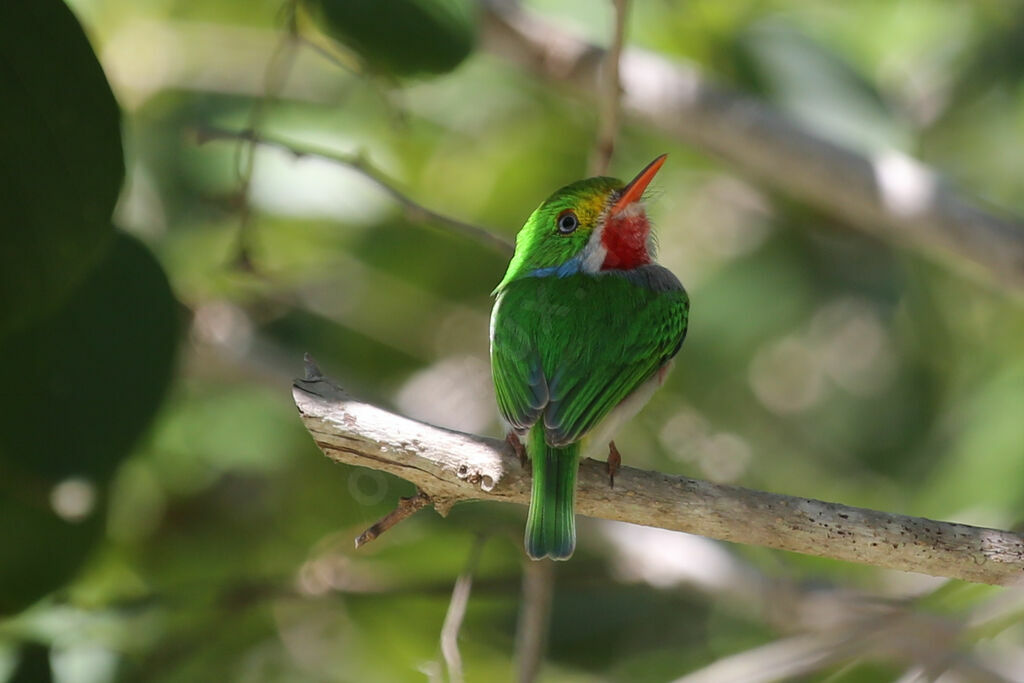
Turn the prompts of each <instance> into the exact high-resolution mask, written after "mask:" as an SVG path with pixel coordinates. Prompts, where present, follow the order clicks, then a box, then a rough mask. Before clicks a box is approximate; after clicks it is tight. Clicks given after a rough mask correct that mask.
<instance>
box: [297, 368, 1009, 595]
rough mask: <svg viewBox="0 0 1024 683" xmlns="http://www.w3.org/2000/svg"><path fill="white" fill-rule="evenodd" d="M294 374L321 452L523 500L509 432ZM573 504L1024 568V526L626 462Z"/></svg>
mask: <svg viewBox="0 0 1024 683" xmlns="http://www.w3.org/2000/svg"><path fill="white" fill-rule="evenodd" d="M307 376H308V377H310V379H304V380H296V381H295V384H294V387H293V391H292V393H293V397H294V399H295V403H296V406H297V407H298V409H299V413H300V415H301V417H302V420H303V422H304V424H305V426H306V429H308V430H309V432H310V433H311V434H312V436H313V439H314V440H315V441H316V443H317V445H318V446H319V447H320V448H321V450H323V452H324V453H325V454H326V455H327V456H328V457H330V458H332V459H333V460H336V461H338V462H343V463H348V464H353V465H361V466H363V467H370V468H373V469H377V470H381V471H384V472H390V473H391V474H394V475H396V476H399V477H402V478H404V479H406V480H408V481H410V482H412V483H414V484H415V485H416V486H417V487H418V488H419V489H420V490H422V491H423V492H424V494H425V495H427V496H429V497H430V500H431V502H432V504H433V505H434V508H435V509H436V510H437V511H438V512H439V513H441V514H442V515H444V514H446V513H447V512H448V510H449V509H450V508H451V506H452V505H454V504H455V503H458V502H460V501H466V500H491V501H504V502H511V503H519V504H526V503H527V502H528V501H529V497H530V481H529V475H528V473H527V472H525V471H524V470H523V468H522V467H520V465H519V461H518V459H517V458H516V456H515V454H514V453H513V452H512V448H511V446H509V445H508V444H507V443H506V442H505V441H504V440H502V439H492V438H486V437H481V436H474V435H471V434H463V433H461V432H455V431H451V430H447V429H441V428H439V427H434V426H432V425H428V424H425V423H422V422H417V421H415V420H411V419H408V418H405V417H402V416H400V415H396V414H394V413H390V412H388V411H386V410H384V409H382V408H378V407H375V406H372V405H369V404H367V403H363V402H361V401H359V400H357V399H354V398H352V397H350V396H347V395H346V394H345V393H344V392H343V391H342V390H341V389H340V388H339V387H338V386H337V385H335V384H334V383H332V382H331V381H330V380H328V379H326V378H324V377H321V376H319V370H317V369H316V368H315V365H313V364H312V362H310V363H309V365H308V366H307ZM578 481H579V483H578V490H577V503H576V510H577V512H578V513H579V514H583V515H589V516H591V517H600V518H604V519H616V520H620V521H624V522H632V523H634V524H643V525H647V526H654V527H661V528H664V529H671V530H676V531H687V532H690V533H695V534H700V535H703V536H709V537H711V538H717V539H721V540H725V541H733V542H736V543H748V544H753V545H761V546H766V547H769V548H777V549H780V550H789V551H794V552H799V553H805V554H809V555H817V556H820V557H828V558H833V559H837V560H846V561H850V562H860V563H864V564H869V565H874V566H877V567H888V568H891V569H900V570H903V571H911V572H920V573H923V574H931V575H934V576H946V577H951V578H959V579H963V580H966V581H976V582H980V583H991V584H1004V585H1010V584H1016V583H1018V582H1020V581H1021V580H1022V579H1024V536H1021V535H1020V534H1015V533H1012V532H1009V531H1001V530H998V529H986V528H981V527H973V526H967V525H964V524H954V523H950V522H937V521H933V520H930V519H924V518H920V517H909V516H906V515H899V514H892V513H888V512H881V511H877V510H868V509H865V508H856V507H848V506H845V505H840V504H837V503H827V502H823V501H820V500H813V499H810V498H797V497H793V496H785V495H779V494H775V493H767V492H763V491H754V490H750V489H745V488H741V487H738V486H726V485H721V484H713V483H710V482H706V481H700V480H697V479H690V478H688V477H681V476H673V475H668V474H661V473H658V472H648V471H644V470H638V469H635V468H632V467H623V468H622V469H620V470H619V474H618V477H616V480H615V488H614V489H611V488H609V487H608V475H607V472H606V470H605V465H604V463H599V462H597V461H594V460H587V461H585V462H583V463H582V464H581V466H580V472H579V479H578Z"/></svg>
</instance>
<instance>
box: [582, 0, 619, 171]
mask: <svg viewBox="0 0 1024 683" xmlns="http://www.w3.org/2000/svg"><path fill="white" fill-rule="evenodd" d="M611 1H612V5H613V7H614V8H615V25H614V30H613V32H612V44H611V45H610V46H609V47H608V53H607V54H606V55H605V60H604V66H603V67H602V76H603V80H604V83H603V84H602V85H603V87H602V89H601V103H600V104H601V108H600V112H601V119H600V121H599V122H598V131H597V140H596V141H595V144H594V151H593V153H592V154H591V157H590V175H592V176H598V175H604V174H605V173H607V172H608V164H609V163H611V160H612V154H614V152H615V137H616V136H617V135H618V134H619V110H620V108H621V106H620V104H619V97H620V96H621V93H622V86H620V85H619V58H620V56H621V54H622V42H623V39H624V38H625V35H626V3H627V0H611Z"/></svg>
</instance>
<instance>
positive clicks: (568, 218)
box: [558, 210, 580, 235]
mask: <svg viewBox="0 0 1024 683" xmlns="http://www.w3.org/2000/svg"><path fill="white" fill-rule="evenodd" d="M579 225H580V219H578V218H576V214H575V213H573V212H572V210H567V211H563V212H562V213H560V214H559V215H558V232H560V233H562V234H563V235H569V234H572V233H574V232H576V228H578V227H579Z"/></svg>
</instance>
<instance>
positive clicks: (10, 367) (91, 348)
mask: <svg viewBox="0 0 1024 683" xmlns="http://www.w3.org/2000/svg"><path fill="white" fill-rule="evenodd" d="M177 334H178V332H177V324H176V311H175V303H174V298H173V296H172V295H171V290H170V287H169V285H168V283H167V278H166V276H165V275H164V272H163V270H162V269H161V268H160V265H159V264H158V263H157V262H156V260H155V259H154V258H153V256H152V254H150V252H149V250H147V249H146V248H145V247H144V246H143V245H141V244H140V243H139V242H138V241H136V240H135V239H134V238H131V237H128V236H127V235H124V234H121V235H119V236H118V237H117V239H116V240H115V242H114V243H113V245H112V247H111V248H110V250H109V252H108V255H107V257H106V258H105V259H104V260H103V262H101V263H100V264H99V265H98V266H97V267H96V269H95V270H94V271H93V272H92V273H91V274H90V275H89V276H88V278H87V279H86V280H85V282H83V283H82V284H81V286H80V287H79V288H78V289H77V290H76V291H75V293H74V294H73V295H72V296H71V298H70V299H68V300H67V301H66V302H65V303H64V304H63V305H62V306H61V307H60V309H58V310H57V311H56V312H55V314H54V315H53V316H51V317H49V318H47V319H45V320H43V321H41V322H38V323H36V324H34V325H32V326H31V327H29V328H26V329H24V330H19V331H17V332H15V333H13V334H11V335H9V336H8V337H7V338H6V339H4V340H3V341H2V342H0V358H3V359H4V361H5V363H4V364H3V365H2V366H0V386H3V387H4V392H3V396H4V398H3V400H2V401H0V465H5V466H7V467H13V468H15V469H17V470H18V471H22V472H33V473H35V474H37V475H42V476H43V477H44V478H45V479H47V480H49V481H58V480H60V479H63V478H65V477H69V476H83V477H87V478H89V479H91V480H94V481H102V480H104V479H105V478H107V477H108V476H109V475H110V473H111V472H112V471H113V470H114V468H115V467H116V466H117V464H118V462H119V461H120V460H121V458H122V457H124V455H125V454H126V453H127V451H128V449H130V448H131V446H132V444H133V443H134V442H135V440H136V439H137V438H138V437H139V435H140V434H141V433H142V430H143V429H145V427H146V426H147V425H148V424H149V421H150V420H151V419H152V417H153V415H154V413H155V412H156V408H157V406H158V404H159V402H160V399H161V397H162V396H163V394H164V391H165V389H166V388H167V385H168V383H169V381H170V377H171V370H172V365H173V358H174V349H175V345H176V341H177Z"/></svg>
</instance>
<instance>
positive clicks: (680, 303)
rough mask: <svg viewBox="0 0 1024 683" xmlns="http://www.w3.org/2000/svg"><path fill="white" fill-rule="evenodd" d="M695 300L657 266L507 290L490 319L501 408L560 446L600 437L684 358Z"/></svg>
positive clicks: (533, 281) (537, 280)
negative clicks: (623, 406)
mask: <svg viewBox="0 0 1024 683" xmlns="http://www.w3.org/2000/svg"><path fill="white" fill-rule="evenodd" d="M688 314H689V299H688V298H687V295H686V292H685V290H684V289H683V286H682V285H681V284H679V280H677V279H676V277H675V276H674V275H672V273H671V272H669V271H668V270H666V269H665V268H663V267H661V266H658V265H648V266H642V267H640V268H636V269H633V270H628V271H615V270H610V271H605V272H601V273H597V274H587V273H577V274H574V275H570V276H567V277H558V276H557V275H549V276H545V277H532V276H526V277H519V278H516V279H513V280H511V281H509V282H507V283H504V284H503V287H502V289H501V291H500V293H499V295H498V300H497V301H496V302H495V306H494V311H493V313H492V320H491V369H492V373H493V375H494V385H495V391H496V394H497V399H498V408H499V410H500V411H501V414H502V416H503V417H504V418H505V419H506V420H507V421H508V422H509V424H511V425H512V427H513V428H515V429H516V430H517V431H519V432H526V431H527V430H528V429H529V428H530V427H531V426H532V425H533V424H534V423H536V422H537V421H538V420H540V419H543V424H544V428H545V433H546V436H547V441H548V443H549V444H551V445H553V446H558V445H565V444H569V443H573V442H575V441H578V440H579V439H580V438H582V437H583V436H584V435H585V434H586V433H587V432H588V431H590V430H591V429H593V428H594V427H595V426H596V425H597V424H598V423H599V422H600V421H601V420H602V419H603V418H604V417H605V416H607V415H608V413H609V412H610V411H611V409H612V408H614V407H615V406H616V405H618V404H619V403H620V402H621V401H622V400H623V399H624V398H626V396H628V395H629V394H630V393H631V392H632V391H633V390H634V389H636V388H637V387H638V386H639V385H640V384H642V383H643V382H644V381H646V380H647V379H648V378H650V377H651V376H652V375H653V374H654V373H655V372H657V371H658V370H659V369H660V368H661V367H662V366H663V365H664V364H665V363H666V362H668V360H669V359H670V358H672V356H674V355H675V353H676V352H677V351H678V350H679V347H680V345H681V344H682V343H683V338H684V337H685V335H686V325H687V319H688Z"/></svg>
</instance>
